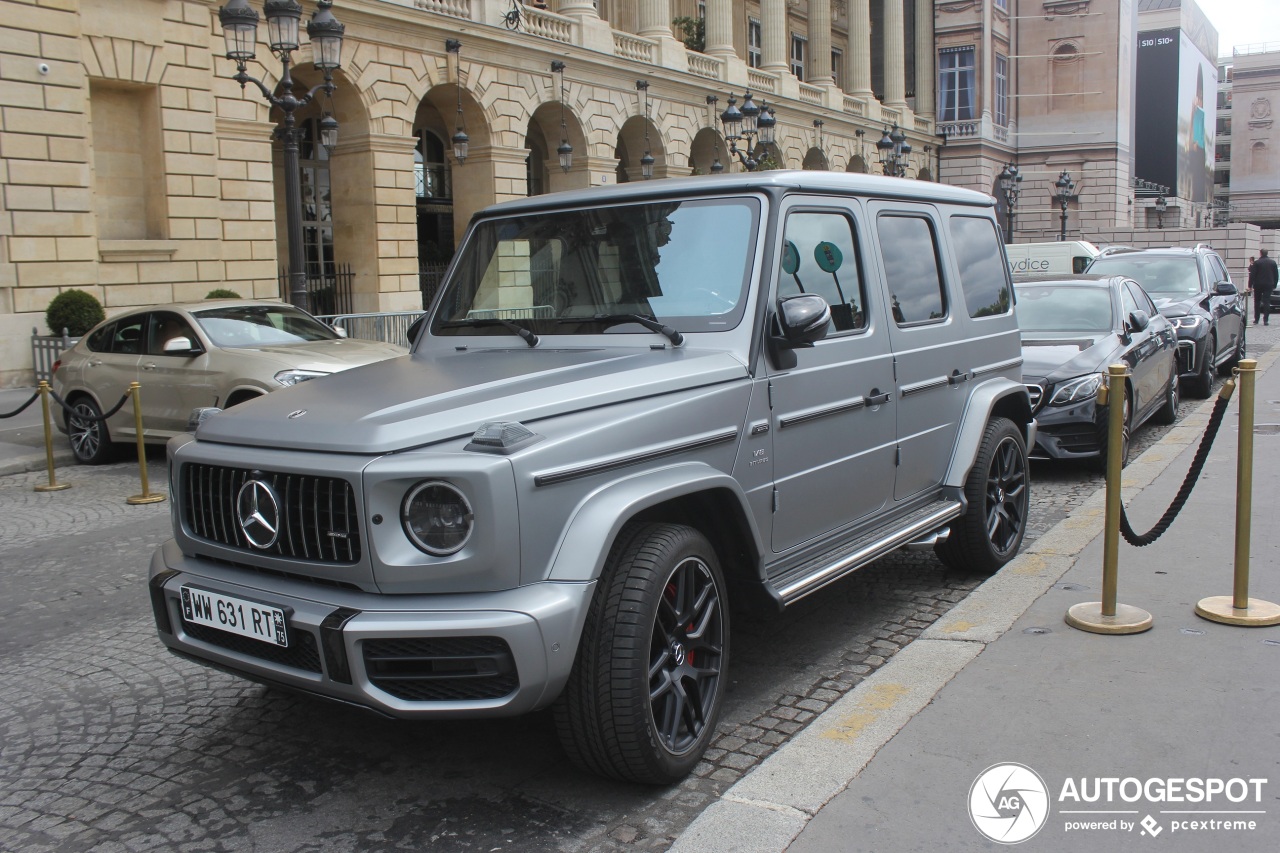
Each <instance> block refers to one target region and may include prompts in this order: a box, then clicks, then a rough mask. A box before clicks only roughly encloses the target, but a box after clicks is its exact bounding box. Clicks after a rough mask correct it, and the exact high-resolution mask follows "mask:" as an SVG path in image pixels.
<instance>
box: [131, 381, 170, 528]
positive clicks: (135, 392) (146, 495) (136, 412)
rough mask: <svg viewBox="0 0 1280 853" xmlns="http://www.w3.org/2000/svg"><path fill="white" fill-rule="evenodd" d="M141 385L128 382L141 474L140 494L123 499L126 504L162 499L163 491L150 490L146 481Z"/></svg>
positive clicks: (147, 502) (145, 502)
mask: <svg viewBox="0 0 1280 853" xmlns="http://www.w3.org/2000/svg"><path fill="white" fill-rule="evenodd" d="M141 392H142V386H141V385H139V384H138V383H137V382H130V383H129V396H131V397H133V425H134V427H135V428H136V430H137V433H138V471H139V473H140V474H141V475H142V494H140V495H134V496H133V497H130V498H127V499H125V503H128V504H155V503H160V501H162V500H164V499H165V497H166V495H165V493H164V492H152V491H151V486H150V484H149V483H148V482H147V448H146V444H145V443H144V442H143V440H142V393H141Z"/></svg>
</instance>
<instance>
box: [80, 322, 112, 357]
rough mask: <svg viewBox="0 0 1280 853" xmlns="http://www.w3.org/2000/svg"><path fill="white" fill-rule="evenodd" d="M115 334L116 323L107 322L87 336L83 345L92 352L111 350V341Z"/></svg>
mask: <svg viewBox="0 0 1280 853" xmlns="http://www.w3.org/2000/svg"><path fill="white" fill-rule="evenodd" d="M115 336H116V324H115V323H108V324H107V325H105V326H103V327H102V328H101V329H98V331H96V332H94V333H93V334H92V335H90V336H89V339H88V340H86V341H85V346H87V347H89V349H90V350H92V351H93V352H111V341H112V339H113V338H114V337H115Z"/></svg>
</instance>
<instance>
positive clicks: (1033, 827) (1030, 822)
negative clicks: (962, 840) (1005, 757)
mask: <svg viewBox="0 0 1280 853" xmlns="http://www.w3.org/2000/svg"><path fill="white" fill-rule="evenodd" d="M969 818H970V819H971V820H972V821H973V825H974V827H975V828H976V829H977V830H978V832H981V833H982V834H983V835H985V836H986V837H987V838H989V839H991V840H992V841H995V842H997V843H998V844H1017V843H1019V842H1021V841H1026V840H1027V839H1028V838H1030V837H1031V836H1033V835H1035V834H1036V833H1037V832H1039V831H1040V828H1041V827H1042V826H1044V825H1045V822H1046V821H1047V820H1048V818H1049V789H1048V788H1046V787H1045V784H1044V780H1043V779H1041V778H1040V774H1039V773H1037V772H1036V771H1034V770H1032V769H1031V768H1030V767H1027V766H1026V765H1024V764H1012V763H1008V764H993V765H991V766H990V767H988V768H987V769H986V770H983V771H982V773H980V774H979V775H978V778H977V779H974V780H973V786H972V787H971V788H969Z"/></svg>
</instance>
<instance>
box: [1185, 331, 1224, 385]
mask: <svg viewBox="0 0 1280 853" xmlns="http://www.w3.org/2000/svg"><path fill="white" fill-rule="evenodd" d="M1217 352H1218V339H1217V337H1215V336H1214V335H1213V334H1210V335H1209V338H1208V340H1206V341H1205V345H1204V353H1203V354H1202V355H1201V356H1200V370H1199V371H1197V372H1196V375H1195V376H1193V377H1192V378H1191V380H1190V381H1189V382H1188V383H1187V392H1188V393H1189V394H1190V395H1191V396H1192V397H1199V398H1200V399H1202V400H1203V399H1204V398H1206V397H1208V396H1209V395H1210V394H1212V393H1213V359H1214V356H1215V355H1216V354H1217Z"/></svg>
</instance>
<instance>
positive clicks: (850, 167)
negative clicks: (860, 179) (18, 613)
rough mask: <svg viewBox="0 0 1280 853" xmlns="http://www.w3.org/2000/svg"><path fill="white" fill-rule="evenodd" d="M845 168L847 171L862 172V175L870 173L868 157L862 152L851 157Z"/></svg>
mask: <svg viewBox="0 0 1280 853" xmlns="http://www.w3.org/2000/svg"><path fill="white" fill-rule="evenodd" d="M844 170H845V171H846V172H856V173H857V174H860V175H866V174H869V170H868V168H867V161H866V158H865V157H863V156H862V155H861V154H854V155H853V156H852V157H850V158H849V162H848V163H846V164H845V166H844Z"/></svg>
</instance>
